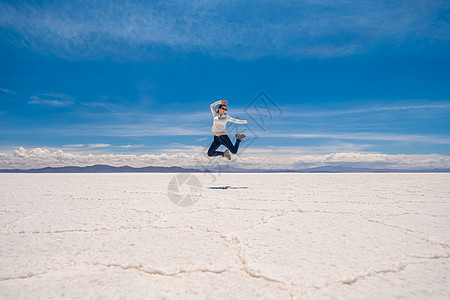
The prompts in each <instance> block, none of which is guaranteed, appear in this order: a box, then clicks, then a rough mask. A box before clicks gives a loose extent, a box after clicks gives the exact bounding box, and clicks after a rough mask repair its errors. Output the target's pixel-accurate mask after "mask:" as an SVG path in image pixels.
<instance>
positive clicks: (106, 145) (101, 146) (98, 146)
mask: <svg viewBox="0 0 450 300" xmlns="http://www.w3.org/2000/svg"><path fill="white" fill-rule="evenodd" d="M88 146H89V147H91V148H107V147H111V144H103V143H98V144H88Z"/></svg>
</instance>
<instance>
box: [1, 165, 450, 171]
mask: <svg viewBox="0 0 450 300" xmlns="http://www.w3.org/2000/svg"><path fill="white" fill-rule="evenodd" d="M219 171H220V172H223V173H449V172H450V169H423V170H411V169H409V170H407V169H405V170H398V169H371V168H350V167H341V166H324V167H316V168H306V169H298V170H286V169H276V170H274V169H242V168H231V167H230V168H224V169H220V170H199V169H188V168H182V167H152V166H149V167H143V168H134V167H129V166H123V167H113V166H108V165H94V166H87V167H75V166H67V167H46V168H40V169H26V170H22V169H3V170H1V169H0V173H204V172H219Z"/></svg>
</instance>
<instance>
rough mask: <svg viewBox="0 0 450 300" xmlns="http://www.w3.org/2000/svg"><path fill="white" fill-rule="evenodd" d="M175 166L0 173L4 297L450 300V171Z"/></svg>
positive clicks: (1, 293)
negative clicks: (181, 202) (178, 169)
mask: <svg viewBox="0 0 450 300" xmlns="http://www.w3.org/2000/svg"><path fill="white" fill-rule="evenodd" d="M175 175H176V174H130V173H126V174H0V180H1V185H0V222H1V232H0V244H1V247H0V298H1V299H18V298H28V299H36V298H48V297H49V298H83V299H86V298H113V299H115V298H130V299H133V298H168V299H178V298H180V297H181V298H188V299H189V298H210V299H214V298H227V299H229V298H231V299H233V298H234V299H237V298H239V299H245V298H270V299H291V298H293V299H296V298H298V299H334V298H341V299H361V298H371V299H374V298H375V299H391V298H404V299H427V298H432V299H448V298H449V295H450V288H449V287H450V272H449V270H450V261H449V253H450V248H449V246H450V218H449V215H450V174H213V175H211V174H194V175H193V177H190V179H193V178H194V179H198V182H200V186H197V187H194V188H192V186H191V187H190V186H189V185H187V184H184V185H182V186H180V187H178V190H177V191H175V192H178V193H179V195H192V196H193V197H194V198H195V200H198V201H197V202H196V203H195V204H194V205H191V206H187V207H180V206H177V205H175V204H174V203H173V202H172V201H171V199H172V200H173V195H174V194H176V193H174V191H173V186H171V185H170V183H171V182H172V183H173V178H174V176H175ZM211 187H212V188H211ZM221 187H224V188H221ZM226 187H229V188H226ZM171 197H172V198H171ZM194 198H193V199H194Z"/></svg>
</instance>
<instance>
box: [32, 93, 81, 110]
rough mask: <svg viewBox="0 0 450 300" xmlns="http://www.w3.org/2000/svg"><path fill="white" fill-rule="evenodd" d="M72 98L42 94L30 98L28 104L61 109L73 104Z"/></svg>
mask: <svg viewBox="0 0 450 300" xmlns="http://www.w3.org/2000/svg"><path fill="white" fill-rule="evenodd" d="M73 102H74V101H73V98H72V97H71V96H69V95H64V94H57V93H44V94H39V95H38V96H32V97H31V100H29V101H28V102H27V103H28V104H37V105H44V106H53V107H63V106H69V105H71V104H73Z"/></svg>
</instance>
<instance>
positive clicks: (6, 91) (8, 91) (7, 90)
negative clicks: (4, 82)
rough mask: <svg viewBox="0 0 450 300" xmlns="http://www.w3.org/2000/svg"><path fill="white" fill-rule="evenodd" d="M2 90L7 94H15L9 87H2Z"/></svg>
mask: <svg viewBox="0 0 450 300" xmlns="http://www.w3.org/2000/svg"><path fill="white" fill-rule="evenodd" d="M0 92H2V93H5V94H14V92H13V91H11V90H9V89H4V88H0Z"/></svg>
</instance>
